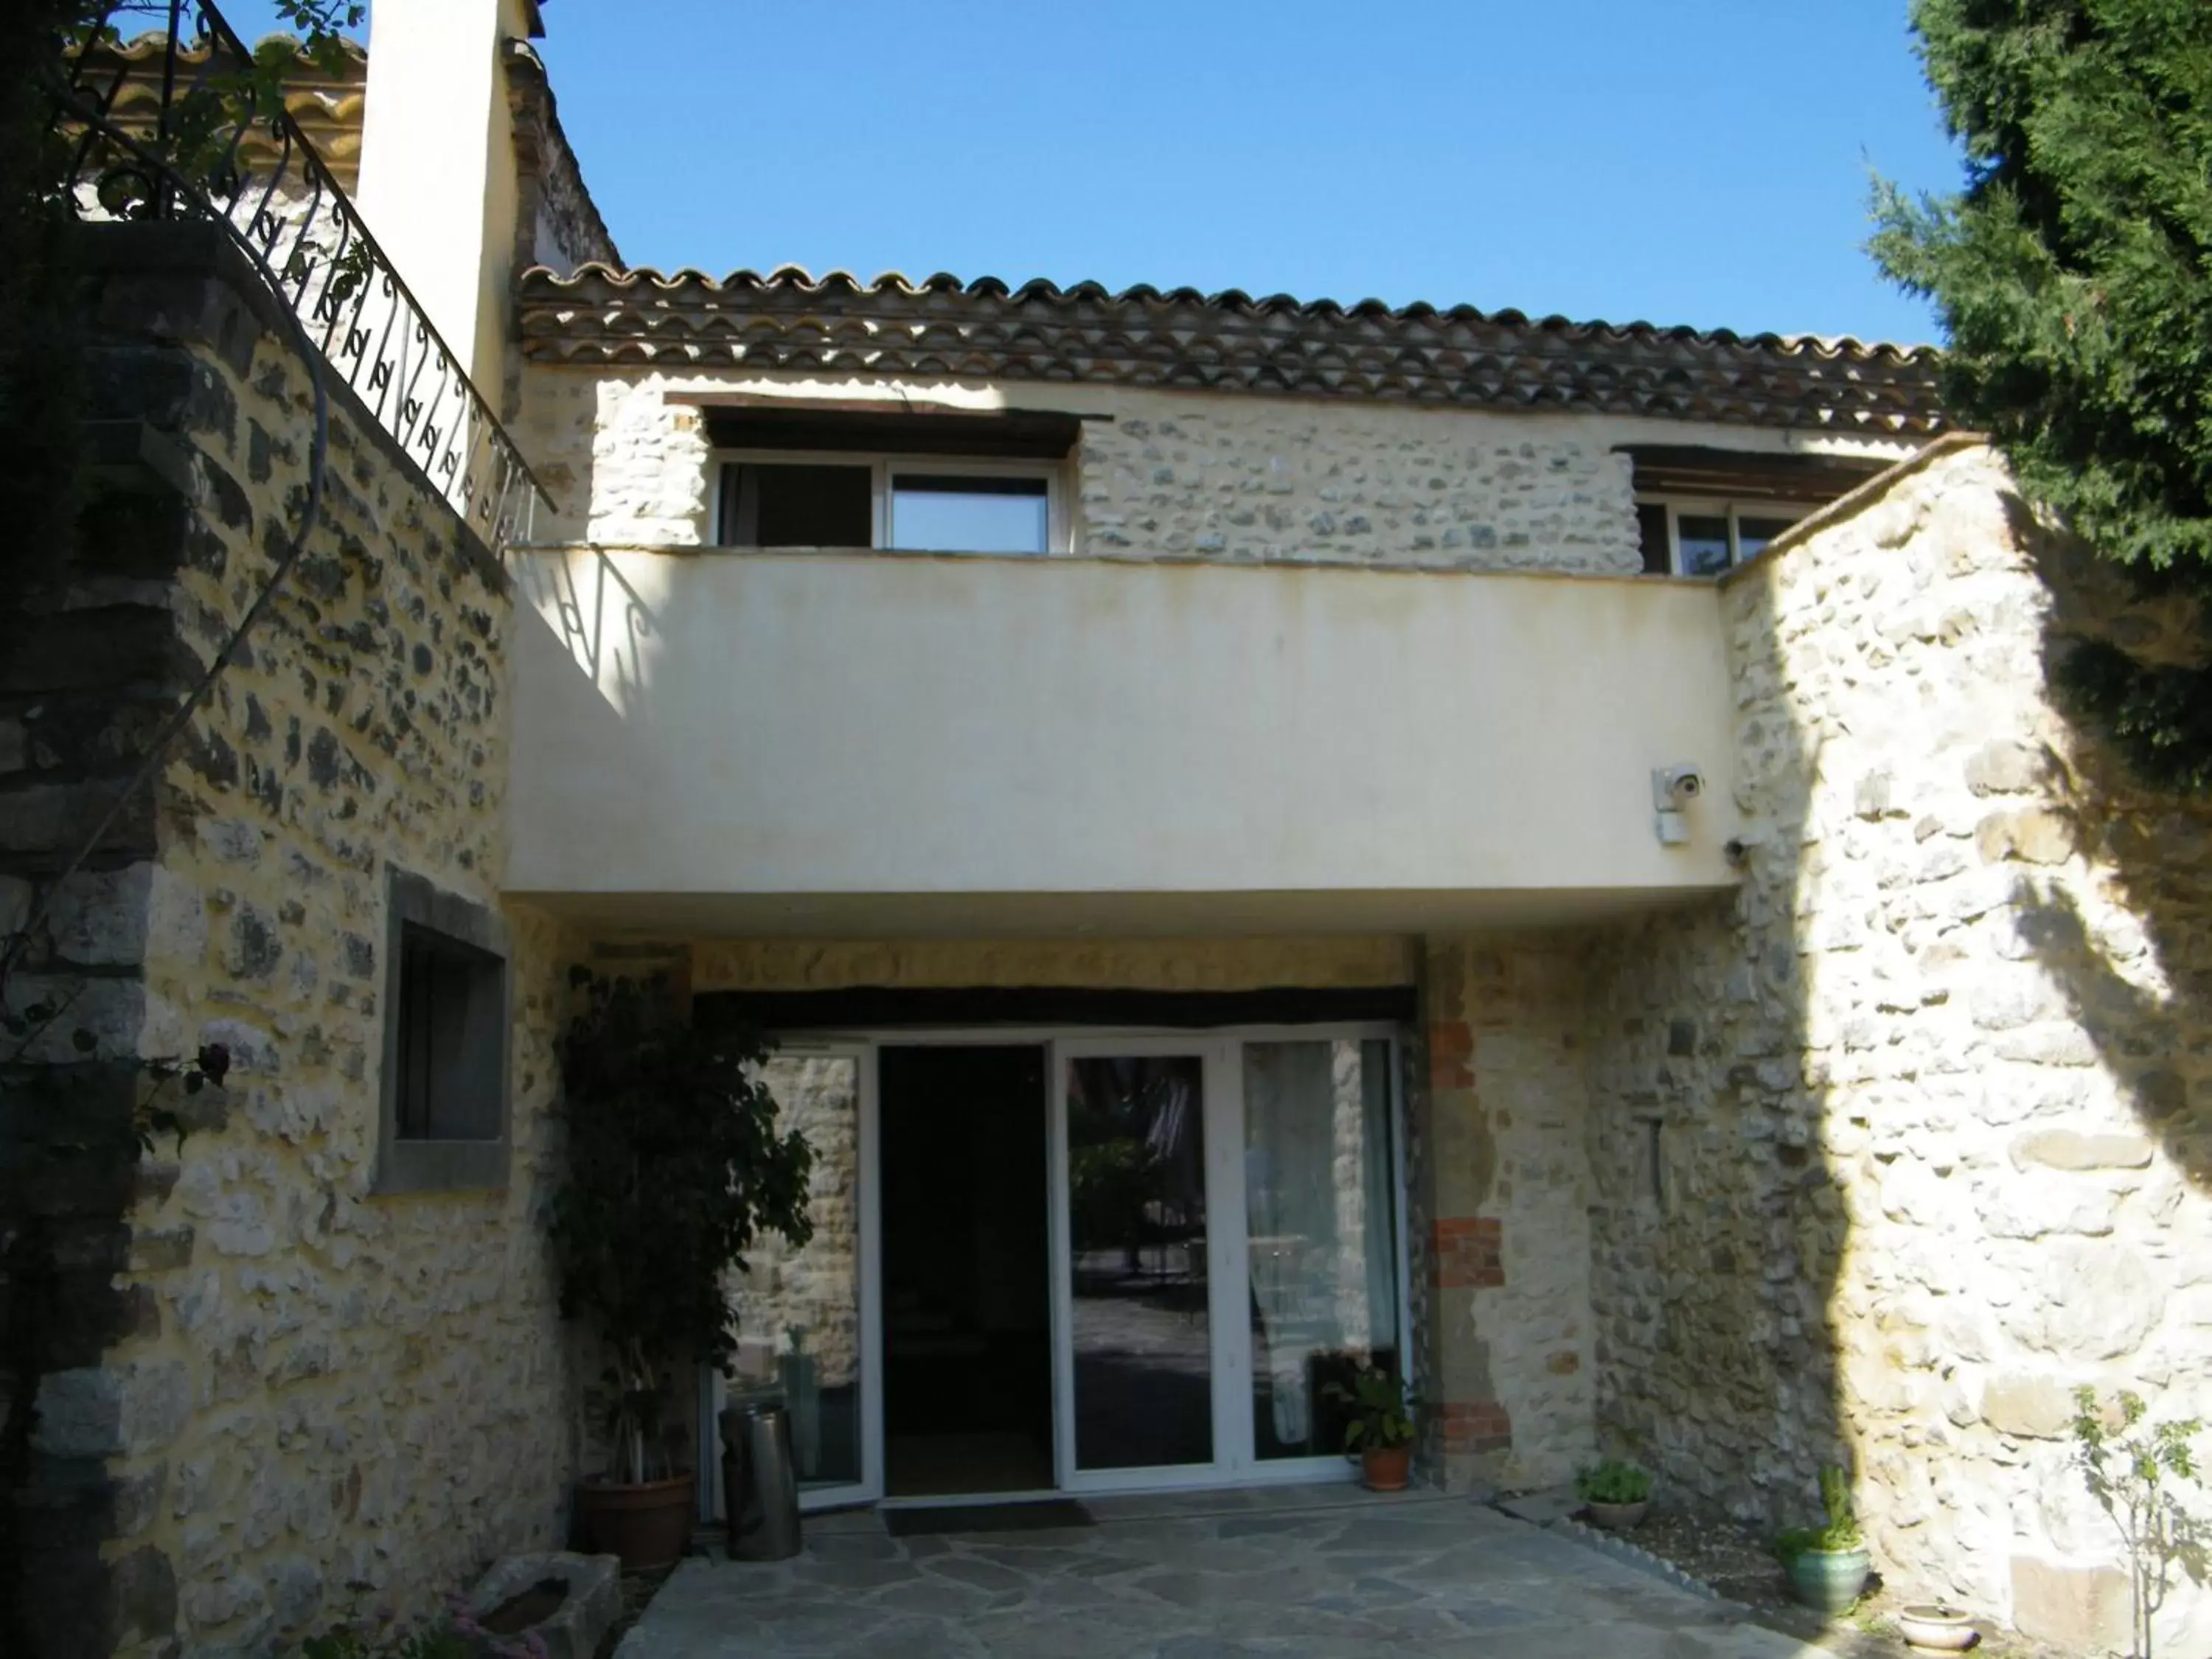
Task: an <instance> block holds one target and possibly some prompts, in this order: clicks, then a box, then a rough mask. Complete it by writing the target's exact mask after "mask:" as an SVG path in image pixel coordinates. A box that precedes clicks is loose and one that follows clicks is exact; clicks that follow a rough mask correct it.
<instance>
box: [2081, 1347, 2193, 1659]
mask: <svg viewBox="0 0 2212 1659" xmlns="http://www.w3.org/2000/svg"><path fill="white" fill-rule="evenodd" d="M2074 1409H2075V1418H2074V1455H2075V1462H2077V1463H2079V1464H2080V1466H2081V1473H2082V1475H2083V1477H2084V1478H2085V1479H2086V1480H2087V1481H2088V1483H2089V1495H2090V1496H2091V1497H2093V1498H2095V1499H2096V1500H2097V1503H2098V1505H2099V1506H2100V1508H2101V1509H2103V1510H2104V1511H2105V1513H2106V1515H2108V1516H2112V1524H2113V1525H2114V1526H2115V1527H2117V1528H2118V1529H2119V1534H2120V1537H2121V1539H2122V1540H2123V1541H2124V1543H2125V1544H2126V1546H2127V1552H2128V1593H2129V1603H2130V1615H2131V1617H2130V1622H2131V1624H2132V1626H2133V1631H2134V1645H2133V1651H2134V1652H2136V1653H2137V1654H2141V1655H2143V1656H2145V1659H2148V1655H2149V1654H2150V1652H2151V1650H2152V1644H2153V1641H2154V1634H2155V1633H2154V1631H2153V1629H2152V1626H2153V1624H2154V1622H2155V1620H2156V1618H2157V1614H2158V1610H2159V1609H2160V1607H2163V1606H2164V1605H2165V1604H2166V1592H2167V1590H2168V1589H2171V1588H2172V1583H2173V1570H2174V1568H2175V1566H2176V1565H2179V1566H2180V1567H2181V1568H2182V1570H2183V1571H2185V1572H2187V1573H2189V1574H2190V1575H2191V1577H2199V1578H2201V1577H2203V1571H2204V1563H2205V1559H2206V1556H2207V1553H2208V1550H2209V1549H2212V1536H2208V1528H2206V1526H2205V1524H2204V1523H2203V1522H2202V1521H2200V1520H2199V1519H2198V1518H2197V1516H2195V1515H2194V1514H2192V1513H2191V1511H2190V1510H2189V1509H2188V1508H2186V1507H2185V1505H2184V1504H2182V1503H2181V1502H2180V1500H2179V1498H2177V1497H2176V1496H2175V1491H2176V1489H2177V1488H2178V1487H2179V1486H2181V1485H2182V1483H2184V1482H2185V1481H2186V1482H2188V1483H2190V1484H2191V1485H2195V1484H2196V1483H2197V1481H2198V1480H2201V1479H2202V1476H2201V1474H2200V1473H2199V1471H2198V1469H2197V1455H2196V1453H2195V1452H2194V1451H2192V1450H2191V1447H2190V1442H2191V1441H2192V1440H2194V1439H2196V1437H2197V1436H2198V1435H2199V1434H2202V1433H2203V1431H2204V1425H2203V1423H2201V1422H2199V1421H2198V1420H2197V1419H2195V1418H2189V1419H2185V1420H2183V1421H2180V1422H2175V1423H2156V1424H2151V1425H2145V1424H2144V1422H2143V1419H2144V1417H2145V1416H2146V1415H2147V1414H2148V1407H2146V1406H2145V1405H2144V1404H2143V1401H2142V1395H2138V1394H2135V1393H2132V1392H2130V1390H2128V1389H2121V1390H2120V1392H2119V1395H2118V1398H2117V1399H2116V1400H2115V1401H2114V1402H2113V1404H2112V1406H2111V1407H2106V1406H2104V1405H2103V1404H2101V1403H2100V1401H2098V1399H2097V1391H2096V1390H2095V1389H2092V1388H2090V1387H2088V1386H2087V1384H2084V1385H2083V1386H2082V1387H2081V1388H2078V1389H2075V1390H2074Z"/></svg>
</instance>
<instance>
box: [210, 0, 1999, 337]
mask: <svg viewBox="0 0 2212 1659" xmlns="http://www.w3.org/2000/svg"><path fill="white" fill-rule="evenodd" d="M226 9H227V10H228V13H229V14H230V15H232V17H233V19H234V21H235V22H236V23H237V24H238V25H239V26H240V28H241V29H243V30H245V31H246V32H247V33H258V31H259V29H260V27H263V20H264V15H265V9H264V6H263V4H262V3H261V0H234V3H231V4H229V5H228V6H227V7H226ZM545 20H546V27H547V38H546V39H545V40H544V41H543V42H541V43H540V45H541V48H542V50H543V51H544V54H545V58H546V60H547V63H548V64H549V65H550V69H551V71H552V78H553V86H554V90H555V92H556V95H557V96H558V98H559V100H560V107H561V116H562V123H563V125H565V126H566V127H567V129H568V136H569V137H570V139H571V141H572V142H573V143H574V145H575V148H576V149H577V152H578V154H579V155H580V157H581V159H582V161H583V166H584V173H585V177H586V179H587V180H588V181H589V183H590V185H591V186H592V193H593V194H594V196H595V197H597V199H598V201H599V206H600V209H601V210H602V211H603V212H604V213H605V216H606V218H607V222H608V224H609V226H610V227H611V229H612V230H613V232H614V234H615V238H616V240H617V242H618V243H619V244H620V245H621V247H622V251H623V255H624V257H625V258H627V259H628V260H629V263H631V264H652V265H658V266H660V267H663V268H665V269H674V268H676V267H679V266H684V265H696V266H697V267H699V268H701V269H702V270H708V271H709V272H712V273H714V274H715V275H718V276H719V275H720V274H722V273H724V272H726V271H729V270H734V269H737V268H739V267H745V266H750V267H754V268H758V269H767V268H769V267H772V266H775V265H777V264H800V265H804V266H805V267H807V268H808V269H810V270H815V271H822V270H832V269H839V268H842V269H844V270H850V271H853V272H854V273H855V274H857V275H859V276H872V275H874V274H876V273H877V272H879V271H883V270H902V271H904V272H906V273H907V274H908V275H909V276H917V277H918V276H926V275H927V274H929V273H931V272H933V271H939V270H949V271H951V272H953V273H955V274H957V275H958V276H963V277H974V276H983V275H990V276H1000V277H1003V278H1005V279H1006V280H1007V281H1009V282H1012V283H1019V282H1021V281H1023V280H1024V279H1026V278H1029V277H1031V276H1049V277H1051V278H1053V279H1054V280H1055V281H1057V282H1060V283H1073V282H1076V281H1079V280H1081V279H1083V278H1086V277H1091V278H1096V279H1097V280H1098V281H1100V282H1103V283H1107V284H1108V285H1109V286H1110V287H1115V288H1119V287H1121V286H1124V285H1126V284H1128V283H1140V282H1144V283H1153V284H1156V285H1157V286H1158V287H1161V288H1170V287H1176V286H1180V285H1186V284H1187V285H1189V286H1192V287H1195V288H1200V289H1208V290H1212V289H1223V288H1240V289H1244V290H1246V291H1247V292H1248V293H1251V294H1254V295H1265V294H1273V293H1277V292H1287V293H1291V294H1294V295H1297V296H1298V297H1300V298H1302V299H1314V298H1319V297H1323V296H1326V297H1329V298H1334V299H1338V300H1343V301H1352V300H1357V299H1362V298H1366V297H1369V296H1375V297H1379V298H1381V299H1383V300H1386V301H1390V302H1392V303H1393V304H1402V303H1405V302H1407V301H1413V300H1427V301H1432V302H1434V303H1437V304H1439V305H1448V304H1452V303H1456V302H1460V301H1466V302H1470V303H1473V304H1474V305H1478V306H1481V307H1486V308H1488V309H1498V308H1502V307H1508V306H1511V307H1518V308H1519V309H1521V310H1523V311H1526V312H1528V313H1532V314H1535V315H1544V314H1547V313H1564V314H1566V315H1568V316H1571V317H1575V318H1578V319H1579V318H1593V317H1595V318H1604V319H1608V320H1612V321H1625V320H1628V319H1648V320H1650V321H1654V322H1658V323H1666V324H1671V323H1691V324H1694V325H1699V326H1700V327H1719V326H1726V327H1731V328H1735V329H1739V330H1742V331H1753V330H1759V329H1769V328H1771V329H1777V330H1781V331H1790V332H1797V331H1803V332H1812V333H1820V334H1856V335H1858V336H1860V337H1866V338H1887V339H1900V340H1924V339H1929V338H1931V337H1934V334H1935V325H1934V322H1933V319H1932V318H1931V317H1930V315H1929V312H1928V310H1927V308H1926V307H1924V306H1923V305H1922V304H1921V303H1920V302H1919V301H1915V300H1913V299H1911V298H1909V297H1908V296H1905V295H1901V294H1899V293H1897V292H1896V291H1895V290H1893V289H1891V288H1890V287H1889V286H1888V285H1887V283H1884V282H1883V281H1882V280H1881V277H1880V276H1879V275H1878V274H1877V273H1876V272H1875V269H1874V267H1873V265H1872V264H1871V262H1870V261H1869V259H1868V258H1867V257H1866V255H1865V253H1864V252H1863V243H1864V241H1865V240H1866V235H1867V230H1868V226H1867V221H1866V205H1867V193H1868V182H1869V172H1870V170H1879V171H1881V173H1885V174H1887V176H1889V177H1892V178H1894V179H1899V180H1901V181H1902V182H1904V183H1905V185H1908V186H1910V187H1912V188H1915V189H1920V188H1932V189H1938V190H1948V189H1950V188H1953V187H1954V185H1956V183H1957V181H1958V179H1959V171H1960V170H1959V162H1958V160H1957V157H1956V155H1955V153H1954V150H1953V149H1952V147H1951V146H1950V144H1949V143H1948V141H1947V139H1946V138H1945V136H1944V134H1943V131H1942V125H1941V122H1940V119H1939V118H1938V115H1937V113H1936V106H1935V103H1934V100H1933V98H1932V95H1931V94H1929V90H1928V88H1927V86H1926V84H1925V83H1924V82H1923V80H1922V78H1921V75H1920V69H1919V64H1918V62H1917V59H1916V58H1915V57H1914V56H1913V52H1912V46H1911V36H1910V34H1909V32H1908V31H1907V29H1906V27H1905V0H1457V3H1428V4H1422V5H1406V4H1401V5H1397V6H1368V7H1361V6H1358V5H1346V4H1343V3H1334V4H1325V3H1318V0H1268V3H1236V4H1231V3H1225V0H1182V3H1179V4H1172V5H1160V4H1141V3H1140V4H1137V5H1125V6H1101V5H1096V4H1085V3H1060V4H1050V5H1038V6H1014V5H1000V4H990V5H985V4H975V3H919V0H905V3H888V0H837V3H834V4H831V3H815V4H799V3H792V0H776V3H758V0H626V3H613V0H548V3H547V4H546V5H545Z"/></svg>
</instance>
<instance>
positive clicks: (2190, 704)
mask: <svg viewBox="0 0 2212 1659" xmlns="http://www.w3.org/2000/svg"><path fill="white" fill-rule="evenodd" d="M1912 22H1913V27H1914V30H1915V32H1916V33H1917V35H1918V37H1919V49H1920V55H1921V58H1922V61H1923V64H1924V65H1925V67H1926V70H1927V73H1928V78H1929V82H1930V83H1931V85H1932V86H1933V87H1934V88H1935V90H1936V94H1937V96H1938V97H1939V98H1940V100H1942V106H1943V110H1944V113H1945V117H1946V119H1947V121H1948V125H1949V127H1950V130H1951V132H1952V134H1953V135H1954V137H1956V138H1957V139H1958V140H1959V141H1960V143H1961V144H1962V146H1963V148H1964V149H1965V151H1966V183H1965V187H1964V189H1963V190H1962V191H1960V193H1959V194H1957V195H1955V196H1951V197H1942V198H1940V199H1939V198H1928V197H1923V198H1920V199H1918V200H1914V199H1911V198H1908V197H1906V196H1905V195H1904V194H1903V193H1902V192H1901V191H1899V190H1898V189H1897V188H1896V187H1895V186H1893V185H1887V184H1879V185H1877V186H1876V199H1875V215H1876V219H1877V222H1878V223H1879V225H1880V229H1879V231H1878V232H1877V234H1876V235H1875V238H1874V240H1873V243H1872V245H1871V246H1872V252H1873V253H1874V255H1875V259H1876V260H1877V261H1878V262H1879V263H1880V264H1881V267H1882V268H1883V270H1885V271H1886V272H1887V274H1888V275H1889V276H1891V277H1892V278H1893V280H1895V281H1896V282H1898V283H1900V284H1902V285H1903V286H1905V288H1907V289H1911V290H1913V291H1916V292H1917V293H1920V294H1923V295H1928V296H1929V297H1931V298H1932V299H1933V300H1934V301H1935V302H1936V308H1937V311H1938V313H1940V315H1941V317H1942V321H1943V324H1944V326H1945V329H1946V331H1947V332H1948V336H1949V349H1948V353H1947V356H1946V360H1945V369H1944V382H1945V384H1944V395H1945V398H1946V403H1947V406H1948V411H1949V412H1950V414H1951V415H1952V416H1953V417H1954V419H1955V420H1957V421H1958V422H1960V424H1961V425H1964V426H1967V427H1972V428H1978V429H1980V430H1982V431H1984V432H1987V433H1988V434H1989V435H1990V436H1991V437H1992V438H1993V439H1994V440H1995V441H1996V442H1997V444H1998V445H1999V446H2000V447H2001V448H2002V450H2003V451H2004V453H2005V454H2006V456H2007V458H2008V459H2009V460H2010V462H2011V464H2012V467H2013V470H2014V472H2015V476H2016V477H2018V479H2019V481H2020V484H2021V489H2022V490H2023V491H2024V493H2025V494H2026V495H2027V497H2028V498H2029V500H2031V501H2033V502H2035V503H2036V504H2037V505H2039V506H2040V507H2045V508H2046V509H2049V510H2050V511H2051V512H2053V513H2056V514H2057V516H2058V517H2059V518H2060V519H2061V520H2063V522H2064V523H2065V524H2066V525H2067V526H2069V528H2070V529H2072V530H2073V531H2074V532H2076V533H2077V534H2078V535H2080V536H2081V538H2083V539H2084V540H2085V541H2086V542H2087V544H2088V545H2089V546H2090V547H2091V548H2093V550H2095V551H2096V552H2097V553H2098V554H2100V556H2104V557H2106V558H2109V559H2112V560H2116V561H2118V562H2119V563H2121V564H2123V565H2124V566H2126V567H2128V568H2130V570H2131V571H2133V572H2134V573H2135V574H2136V576H2137V578H2138V580H2140V581H2141V582H2142V584H2143V585H2145V586H2148V587H2150V588H2153V589H2160V590H2166V591H2171V592H2179V593H2182V594H2185V595H2186V596H2189V597H2190V598H2191V599H2194V600H2195V602H2196V604H2197V606H2198V610H2199V624H2200V625H2199V629H2198V633H2199V636H2200V638H2208V637H2212V628H2208V627H2207V626H2206V624H2207V623H2212V3H2208V0H1915V3H1914V5H1913V8H1912ZM2058 678H2059V684H2060V687H2061V690H2062V691H2063V693H2064V694H2066V695H2067V696H2068V697H2069V702H2071V704H2072V706H2073V708H2074V709H2075V712H2076V714H2078V715H2080V716H2081V717H2083V718H2085V719H2086V720H2087V721H2088V722H2089V723H2090V724H2091V725H2092V726H2093V727H2095V728H2099V729H2101V731H2102V732H2104V733H2105V734H2106V736H2107V737H2108V738H2110V739H2111V740H2112V742H2113V743H2114V744H2116V745H2117V746H2118V750H2119V752H2120V753H2121V755H2122V756H2123V757H2124V758H2125V759H2126V760H2127V761H2128V763H2130V766H2131V768H2132V769H2133V770H2134V772H2135V773H2136V775H2137V776H2138V778H2140V779H2141V781H2143V782H2145V783H2147V784H2149V785H2151V786H2153V787H2161V788H2171V789H2179V790H2186V791H2191V792H2203V791H2206V790H2208V789H2212V665H2203V666H2193V667H2192V666H2177V665H2172V664H2161V663H2155V662H2149V661H2145V660H2142V659H2137V658H2136V657H2133V656H2130V654H2129V653H2127V652H2126V651H2124V650H2123V649H2122V648H2121V647H2119V646H2118V645H2117V644H2115V643H2112V642H2111V641H2102V640H2099V641H2077V642H2075V643H2074V644H2073V646H2072V647H2071V648H2070V650H2069V652H2068V653H2066V654H2065V656H2064V657H2063V659H2062V661H2061V664H2060V666H2059V671H2058Z"/></svg>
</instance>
